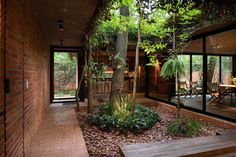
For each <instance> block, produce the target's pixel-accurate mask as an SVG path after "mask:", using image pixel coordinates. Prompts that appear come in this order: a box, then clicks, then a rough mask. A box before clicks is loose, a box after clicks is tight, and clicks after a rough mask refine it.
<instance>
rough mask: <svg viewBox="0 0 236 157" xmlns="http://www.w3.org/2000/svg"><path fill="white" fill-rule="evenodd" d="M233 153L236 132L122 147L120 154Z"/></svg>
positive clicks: (135, 156) (140, 156) (129, 156)
mask: <svg viewBox="0 0 236 157" xmlns="http://www.w3.org/2000/svg"><path fill="white" fill-rule="evenodd" d="M232 152H236V131H231V132H230V133H227V134H222V135H219V136H210V137H200V138H190V139H183V140H174V141H167V142H164V143H160V142H158V143H149V144H132V145H124V146H120V154H121V156H125V157H143V156H145V157H176V156H185V157H188V156H191V157H194V156H196V157H209V156H217V155H223V154H227V153H232Z"/></svg>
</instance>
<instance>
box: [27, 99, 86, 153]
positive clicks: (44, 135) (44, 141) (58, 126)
mask: <svg viewBox="0 0 236 157" xmlns="http://www.w3.org/2000/svg"><path fill="white" fill-rule="evenodd" d="M25 156H26V157H88V156H89V155H88V152H87V148H86V145H85V142H84V139H83V135H82V131H81V129H80V127H79V123H78V120H77V118H76V114H75V111H74V108H73V106H70V105H60V104H52V105H51V106H50V107H49V109H48V111H47V112H46V114H45V115H44V118H43V121H42V123H41V125H40V127H39V130H38V132H37V133H36V135H35V136H34V137H33V139H32V141H31V144H30V147H29V148H28V149H27V151H26V155H25Z"/></svg>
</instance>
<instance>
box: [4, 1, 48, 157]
mask: <svg viewBox="0 0 236 157" xmlns="http://www.w3.org/2000/svg"><path fill="white" fill-rule="evenodd" d="M6 3H7V4H6V58H5V62H6V78H7V79H9V81H10V93H8V94H6V113H5V115H6V128H5V129H6V156H9V157H10V156H12V157H17V156H23V155H24V154H23V149H24V147H25V148H27V146H28V144H29V141H30V139H31V137H32V136H33V135H34V133H35V132H36V130H37V128H38V126H39V124H40V121H41V118H42V114H43V111H44V110H45V108H46V106H48V105H49V72H50V71H49V69H50V67H49V62H50V60H49V54H50V53H49V46H48V45H47V43H46V42H45V41H46V40H45V38H44V36H43V35H42V33H41V30H40V28H39V25H38V23H37V21H36V18H35V17H34V15H33V13H32V8H31V6H32V4H31V3H30V2H29V1H28V0H9V1H6ZM26 82H28V83H26ZM26 84H28V88H27V86H26Z"/></svg>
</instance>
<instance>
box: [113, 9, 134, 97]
mask: <svg viewBox="0 0 236 157" xmlns="http://www.w3.org/2000/svg"><path fill="white" fill-rule="evenodd" d="M120 15H121V16H125V17H127V16H129V7H128V6H126V5H124V6H122V7H121V8H120ZM127 46H128V26H127V29H126V30H123V31H121V32H119V33H118V35H117V41H116V52H115V54H114V55H115V56H118V61H117V62H118V65H116V67H115V68H113V76H112V82H111V93H110V97H111V98H112V97H114V96H116V95H117V94H120V93H121V92H122V91H123V84H124V71H125V65H126V57H127ZM121 60H122V61H121ZM115 62H116V61H115ZM117 67H119V68H117Z"/></svg>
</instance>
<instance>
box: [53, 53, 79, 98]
mask: <svg viewBox="0 0 236 157" xmlns="http://www.w3.org/2000/svg"><path fill="white" fill-rule="evenodd" d="M75 75H76V57H74V56H73V54H72V53H66V52H65V53H63V52H55V53H54V78H55V82H56V83H57V84H55V86H56V88H57V89H58V90H59V91H58V93H55V94H56V95H58V96H60V97H61V96H63V95H64V94H70V92H74V91H70V90H69V89H68V84H70V83H72V84H75V83H76V81H75V79H76V77H75Z"/></svg>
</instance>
